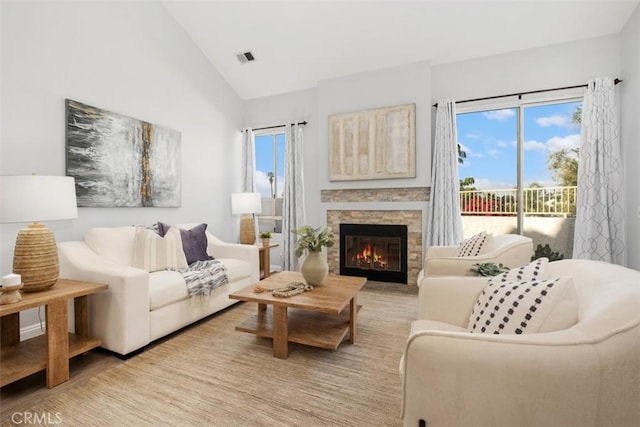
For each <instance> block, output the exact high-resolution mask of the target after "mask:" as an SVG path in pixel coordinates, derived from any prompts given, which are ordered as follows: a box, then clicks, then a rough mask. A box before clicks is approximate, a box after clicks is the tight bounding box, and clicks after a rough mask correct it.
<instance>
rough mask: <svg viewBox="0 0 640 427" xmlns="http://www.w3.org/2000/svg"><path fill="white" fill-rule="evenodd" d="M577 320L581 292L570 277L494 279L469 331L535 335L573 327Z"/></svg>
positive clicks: (473, 314) (480, 303)
mask: <svg viewBox="0 0 640 427" xmlns="http://www.w3.org/2000/svg"><path fill="white" fill-rule="evenodd" d="M577 321H578V294H577V292H576V289H575V286H574V284H573V279H572V278H571V277H558V278H555V279H547V280H540V279H534V280H530V281H522V282H494V281H489V284H488V285H487V286H486V287H485V288H484V289H483V290H482V292H481V293H480V296H479V297H478V300H477V301H476V305H475V306H474V308H473V312H472V313H471V315H470V316H469V326H468V329H467V330H468V331H469V332H471V333H485V334H533V333H537V332H540V333H541V332H552V331H558V330H562V329H567V328H570V327H571V326H573V325H575V324H576V323H577Z"/></svg>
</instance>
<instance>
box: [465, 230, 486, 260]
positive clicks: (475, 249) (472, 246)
mask: <svg viewBox="0 0 640 427" xmlns="http://www.w3.org/2000/svg"><path fill="white" fill-rule="evenodd" d="M491 240H492V239H491V236H490V235H488V234H487V233H486V232H485V231H481V232H479V233H478V234H476V235H474V236H472V237H469V238H468V239H466V240H463V241H462V242H461V243H460V246H459V247H458V257H460V258H462V257H468V256H476V255H480V254H482V253H485V252H487V249H488V247H489V245H490V242H491Z"/></svg>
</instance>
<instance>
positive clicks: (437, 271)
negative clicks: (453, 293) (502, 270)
mask: <svg viewBox="0 0 640 427" xmlns="http://www.w3.org/2000/svg"><path fill="white" fill-rule="evenodd" d="M482 262H491V261H490V258H489V257H483V256H482V255H478V256H470V257H436V258H427V259H426V260H425V262H424V274H425V276H469V275H470V274H471V273H470V271H469V270H470V269H471V267H472V266H473V264H476V263H482Z"/></svg>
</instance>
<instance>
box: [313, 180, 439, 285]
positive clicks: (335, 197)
mask: <svg viewBox="0 0 640 427" xmlns="http://www.w3.org/2000/svg"><path fill="white" fill-rule="evenodd" d="M321 199H322V201H323V202H325V203H332V202H333V203H336V202H338V203H350V202H408V201H409V202H421V201H424V202H425V203H426V202H427V201H428V199H429V188H428V187H415V188H388V189H385V188H381V189H358V190H322V193H321ZM341 223H344V224H390V225H406V226H407V282H408V283H407V284H408V285H409V286H417V279H418V273H419V272H420V270H421V269H422V231H423V228H424V225H423V218H422V210H421V209H405V210H392V209H388V210H355V209H354V210H346V209H345V210H327V226H328V227H329V228H331V230H333V233H334V234H335V235H336V243H337V244H336V245H334V246H333V247H331V248H328V250H327V260H328V262H329V271H330V272H331V273H335V274H339V273H340V242H339V241H338V239H337V237H338V236H339V235H340V224H341Z"/></svg>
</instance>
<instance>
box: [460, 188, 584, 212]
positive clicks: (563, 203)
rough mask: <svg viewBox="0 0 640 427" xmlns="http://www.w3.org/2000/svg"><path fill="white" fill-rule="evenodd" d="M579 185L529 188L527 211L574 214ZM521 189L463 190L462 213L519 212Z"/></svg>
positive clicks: (525, 202) (526, 191) (524, 199)
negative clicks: (519, 193) (518, 197)
mask: <svg viewBox="0 0 640 427" xmlns="http://www.w3.org/2000/svg"><path fill="white" fill-rule="evenodd" d="M576 189H577V187H575V186H571V187H540V188H525V189H524V190H523V194H522V205H523V212H524V214H525V215H530V216H559V217H570V216H575V214H576ZM516 196H517V190H516V189H506V190H475V191H468V190H465V191H460V210H461V212H462V215H496V216H497V215H500V216H502V215H505V216H509V215H516V213H517V212H518V204H517V197H516Z"/></svg>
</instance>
